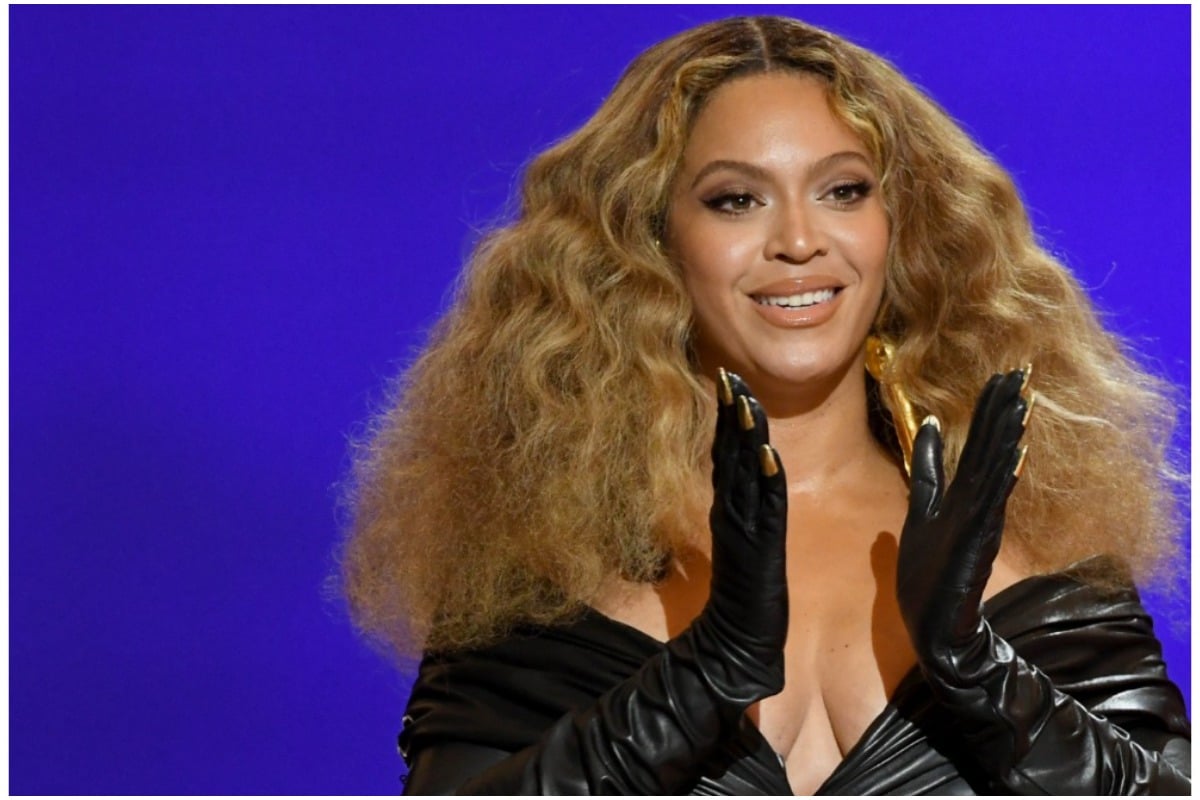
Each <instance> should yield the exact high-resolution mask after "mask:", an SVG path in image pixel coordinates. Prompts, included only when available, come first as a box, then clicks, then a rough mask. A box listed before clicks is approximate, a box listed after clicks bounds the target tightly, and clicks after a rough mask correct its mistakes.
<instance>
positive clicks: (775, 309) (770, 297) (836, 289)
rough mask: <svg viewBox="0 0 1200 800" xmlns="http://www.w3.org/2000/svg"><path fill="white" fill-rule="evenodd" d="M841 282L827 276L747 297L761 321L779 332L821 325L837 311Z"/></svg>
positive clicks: (782, 283) (779, 283)
mask: <svg viewBox="0 0 1200 800" xmlns="http://www.w3.org/2000/svg"><path fill="white" fill-rule="evenodd" d="M843 288H844V287H843V285H842V282H841V281H839V280H838V279H836V278H833V277H830V276H827V275H809V276H805V277H803V278H797V279H794V280H786V281H777V282H775V283H772V284H768V285H767V286H763V287H762V288H760V289H757V290H755V291H754V292H752V293H751V294H750V298H751V299H752V300H753V301H754V307H755V309H757V310H758V313H759V314H761V315H762V316H763V318H764V319H765V320H766V321H767V322H769V323H771V324H772V325H776V326H778V327H781V328H807V327H810V326H813V325H820V324H821V323H822V322H825V321H826V320H827V319H829V318H830V317H831V316H833V312H834V311H836V310H837V306H838V300H839V299H840V298H841V296H842V289H843Z"/></svg>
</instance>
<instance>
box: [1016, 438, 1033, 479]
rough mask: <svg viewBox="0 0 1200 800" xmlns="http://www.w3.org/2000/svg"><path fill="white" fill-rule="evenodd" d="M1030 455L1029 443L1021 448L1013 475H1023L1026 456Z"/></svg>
mask: <svg viewBox="0 0 1200 800" xmlns="http://www.w3.org/2000/svg"><path fill="white" fill-rule="evenodd" d="M1027 455H1029V445H1025V446H1024V447H1022V448H1021V456H1020V458H1018V459H1017V466H1015V467H1014V468H1013V477H1014V478H1019V477H1021V470H1023V469H1025V456H1027Z"/></svg>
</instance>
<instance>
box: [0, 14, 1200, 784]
mask: <svg viewBox="0 0 1200 800" xmlns="http://www.w3.org/2000/svg"><path fill="white" fill-rule="evenodd" d="M789 10H790V11H792V12H793V13H795V14H797V15H799V16H801V17H803V18H805V19H807V20H808V21H811V22H814V23H816V24H819V25H823V26H826V27H828V28H830V29H832V30H834V31H835V32H838V33H842V34H844V35H846V36H848V37H849V38H851V39H853V40H855V41H857V42H859V43H860V44H863V45H865V46H867V47H869V48H872V49H874V50H876V51H878V52H880V53H882V54H884V55H886V56H888V57H889V58H891V59H892V60H894V61H895V62H896V63H897V64H898V66H899V67H900V68H901V69H902V70H903V71H904V72H905V73H906V74H908V75H909V76H910V77H911V78H912V79H913V80H914V81H915V82H917V83H918V84H920V85H922V86H924V87H925V88H927V89H928V90H929V91H930V92H931V93H932V95H933V96H934V97H936V98H937V99H938V100H939V101H940V102H941V103H942V104H943V105H944V106H945V107H946V108H947V109H948V110H949V111H950V113H951V114H953V115H954V116H955V117H956V118H958V119H960V120H962V121H964V123H965V124H966V125H967V127H968V129H969V130H970V131H971V132H972V133H973V134H974V135H976V136H977V137H978V139H979V140H980V141H981V142H982V143H983V144H984V146H985V147H986V148H988V149H989V150H990V151H991V152H993V153H994V154H995V155H996V156H997V157H998V158H999V159H1000V160H1001V161H1002V162H1003V163H1004V164H1005V165H1006V166H1007V167H1008V168H1009V169H1010V170H1012V172H1013V173H1014V174H1015V176H1016V178H1017V181H1018V183H1019V185H1020V186H1021V188H1022V191H1023V193H1024V195H1025V197H1026V198H1027V200H1028V202H1029V206H1030V208H1031V210H1032V214H1033V217H1034V220H1035V222H1036V224H1037V226H1038V228H1039V230H1040V231H1041V232H1042V234H1043V235H1044V236H1045V238H1046V240H1047V241H1048V242H1049V243H1050V245H1051V246H1052V248H1053V249H1054V250H1055V252H1058V253H1061V254H1063V255H1064V258H1065V259H1066V260H1067V261H1068V262H1069V263H1070V264H1071V265H1072V266H1073V267H1074V268H1075V269H1076V270H1077V272H1078V274H1079V275H1080V276H1081V279H1082V281H1083V282H1084V284H1085V285H1086V286H1088V287H1089V288H1091V289H1092V294H1093V296H1094V297H1095V298H1096V301H1097V302H1098V304H1099V305H1100V307H1101V308H1102V309H1104V311H1105V312H1107V314H1108V319H1109V320H1110V322H1111V324H1112V325H1113V327H1115V328H1116V329H1118V330H1120V331H1122V332H1123V333H1125V334H1126V335H1128V336H1130V337H1132V338H1133V339H1134V340H1135V341H1136V342H1137V343H1138V346H1139V347H1140V348H1141V349H1142V351H1143V352H1144V353H1145V354H1146V355H1147V357H1148V358H1149V359H1150V360H1151V362H1152V363H1153V364H1155V365H1156V368H1157V369H1159V370H1160V371H1162V372H1163V373H1164V374H1166V375H1167V376H1169V377H1170V378H1171V379H1172V380H1173V381H1175V382H1176V383H1178V384H1179V385H1180V386H1181V387H1187V386H1188V385H1189V383H1190V375H1189V362H1190V354H1189V349H1188V348H1189V344H1188V342H1189V335H1188V330H1189V329H1188V313H1189V308H1188V299H1189V296H1190V292H1189V285H1188V281H1189V269H1188V263H1189V260H1188V259H1189V251H1188V247H1189V222H1190V211H1189V176H1190V167H1189V121H1190V113H1189V96H1190V92H1189V84H1188V76H1189V47H1190V42H1189V29H1190V9H1188V8H1187V7H1180V6H1174V7H1150V8H1122V7H1052V8H1051V7H970V8H952V7H951V8H947V7H938V8H928V7H926V8H907V7H887V8H878V7H876V8H871V7H862V6H857V7H856V6H843V7H838V6H822V7H812V8H797V9H787V8H784V9H780V8H776V9H770V11H772V12H774V13H786V12H787V11H789ZM751 12H752V9H750V8H748V7H744V6H743V7H738V8H736V9H734V8H721V7H715V6H709V7H684V6H675V7H654V8H645V9H639V8H628V7H626V8H617V7H612V8H605V7H593V8H583V7H579V8H554V7H522V8H497V7H492V8H461V7H460V8H428V7H427V8H421V7H406V8H385V7H353V8H330V7H311V6H308V7H290V8H289V7H241V8H229V7H159V8H154V7H137V6H132V7H131V6H123V7H107V8H103V7H72V6H15V7H11V8H10V16H9V19H10V39H11V41H10V48H11V49H10V125H11V128H10V146H11V150H10V169H11V175H10V181H11V183H10V207H11V213H10V237H11V239H10V247H11V249H10V259H11V260H10V264H11V268H10V269H11V273H10V291H11V310H10V370H11V371H10V392H11V396H10V404H11V405H10V431H11V451H10V459H11V478H10V480H11V484H10V492H11V519H10V525H11V527H10V581H11V584H10V639H9V646H10V684H9V691H10V703H11V706H10V714H11V717H10V733H11V740H10V742H11V743H10V751H9V755H10V762H9V765H10V770H11V772H10V780H11V790H12V791H13V792H14V793H17V794H35V793H36V794H72V793H113V794H154V793H159V792H161V793H168V794H207V793H215V794H225V793H237V794H242V793H245V794H255V793H297V794H308V793H355V794H357V793H363V794H374V793H390V792H395V791H398V790H399V788H400V784H399V782H398V777H399V775H400V774H401V772H402V767H401V764H400V761H399V759H398V757H397V756H396V752H395V743H394V736H395V733H396V730H397V728H398V724H399V719H400V716H401V714H402V711H403V704H404V700H405V697H406V694H407V687H408V680H409V677H408V675H407V674H399V673H397V672H396V671H395V670H393V669H392V668H391V667H390V666H389V665H388V664H386V663H385V662H383V661H382V660H381V659H379V658H378V657H377V656H376V655H375V654H374V653H373V652H371V651H370V650H368V649H367V648H366V647H365V646H364V645H363V644H362V643H361V641H359V640H358V639H356V637H355V636H354V634H353V633H352V632H351V630H350V627H349V626H348V624H347V622H346V620H345V618H344V615H343V612H342V610H341V608H340V606H339V605H338V604H337V603H336V602H333V601H330V600H327V599H324V597H323V588H322V587H323V581H324V579H325V578H326V576H327V575H328V574H329V573H330V572H331V571H332V567H333V564H332V556H331V551H332V549H333V547H334V544H335V541H336V540H337V538H338V536H339V529H340V525H341V522H342V517H343V515H342V513H341V512H339V511H338V509H337V500H338V489H337V484H338V482H339V480H341V479H342V477H343V476H344V475H345V473H346V470H347V467H348V457H347V440H348V438H349V437H350V436H352V435H353V434H354V433H355V432H356V431H358V430H360V429H361V426H362V423H363V421H364V420H365V419H366V417H367V415H368V413H369V411H370V410H371V409H372V408H373V407H374V406H375V404H376V403H377V402H378V401H379V400H380V398H381V396H382V390H383V386H384V383H385V381H386V379H387V378H389V377H390V376H392V375H393V374H394V373H395V372H396V371H397V370H398V368H399V367H400V365H401V364H402V363H403V361H404V359H406V358H408V357H409V356H411V354H412V352H413V349H414V348H415V347H416V346H417V345H418V344H419V343H420V342H421V340H422V335H423V332H424V331H425V330H426V329H427V327H428V325H429V324H430V323H431V322H432V320H433V319H434V318H435V317H436V316H437V314H438V311H439V309H441V308H442V307H443V305H444V301H445V297H446V294H447V289H448V287H449V285H450V283H451V281H452V280H453V277H454V275H455V273H456V271H457V269H458V267H459V264H460V262H461V259H462V256H463V254H464V253H465V252H466V251H467V249H468V247H469V244H470V242H471V241H472V240H473V238H474V236H475V232H476V231H477V230H478V229H479V228H481V227H483V226H485V225H486V224H488V223H489V222H490V221H492V220H494V219H496V218H497V217H498V215H499V214H500V213H501V211H502V209H503V208H504V205H505V200H506V198H507V196H508V194H509V192H510V190H511V188H512V187H513V186H514V185H515V177H514V176H515V175H516V174H517V173H518V171H519V169H520V167H521V165H522V164H523V163H525V162H526V161H527V160H528V159H529V158H530V157H531V156H532V155H533V154H534V153H536V152H537V151H539V150H540V149H542V148H543V147H544V146H546V145H547V144H549V143H550V142H552V141H554V140H555V139H557V138H559V137H561V136H563V135H564V134H565V133H567V132H568V131H570V130H571V129H573V128H574V127H575V126H577V125H578V124H580V123H581V122H582V121H583V120H584V119H586V117H587V116H588V115H589V114H590V113H591V112H592V111H593V110H594V109H595V107H596V106H597V105H598V104H599V102H600V100H601V98H602V97H603V96H604V94H605V93H606V92H607V90H608V89H609V88H610V87H611V86H612V84H613V82H614V81H615V79H616V78H617V76H618V74H619V72H620V71H621V69H622V68H623V67H624V65H625V64H626V63H628V61H629V60H630V59H631V58H632V57H633V56H634V55H635V54H637V53H638V52H639V51H640V50H642V49H643V48H644V47H646V46H648V45H649V44H651V43H653V42H655V41H657V40H659V39H661V38H664V37H666V36H668V35H670V34H672V33H675V32H677V31H679V30H681V29H683V28H686V27H688V26H690V25H692V24H695V23H699V22H702V21H706V20H710V19H715V18H719V17H723V16H728V15H730V14H732V13H751ZM1184 423H1185V427H1184V428H1183V429H1181V432H1180V437H1181V438H1180V442H1181V444H1182V446H1183V447H1185V448H1186V447H1187V446H1188V442H1187V439H1186V433H1187V431H1186V418H1185V419H1184ZM1168 605H1169V604H1166V603H1164V602H1162V601H1161V599H1160V600H1158V601H1156V603H1155V605H1154V608H1155V609H1156V610H1157V611H1159V612H1160V614H1161V612H1163V610H1164V609H1166V608H1167V606H1168ZM1173 613H1174V617H1175V618H1176V622H1175V623H1174V625H1173V626H1172V625H1171V624H1169V623H1168V621H1167V620H1166V619H1165V616H1160V621H1159V627H1160V632H1161V634H1162V635H1163V638H1164V639H1165V640H1166V642H1167V646H1168V648H1169V653H1168V660H1169V664H1170V668H1171V672H1172V674H1173V676H1174V677H1175V678H1176V679H1177V680H1178V681H1180V682H1181V683H1182V684H1184V686H1185V688H1186V687H1187V686H1188V684H1189V683H1190V662H1189V658H1188V651H1187V640H1188V635H1189V622H1188V619H1189V612H1188V608H1187V606H1186V601H1180V603H1179V604H1178V607H1177V608H1176V609H1175V610H1174V612H1173Z"/></svg>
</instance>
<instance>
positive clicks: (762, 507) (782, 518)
mask: <svg viewBox="0 0 1200 800" xmlns="http://www.w3.org/2000/svg"><path fill="white" fill-rule="evenodd" d="M758 453H759V466H760V478H759V529H760V530H761V531H762V533H763V535H764V536H767V537H772V538H774V539H778V540H779V541H780V542H781V543H782V541H783V538H784V537H785V534H786V533H787V476H786V475H785V474H784V472H783V463H782V462H781V461H780V459H779V453H777V452H776V451H775V448H774V447H771V445H769V444H764V445H763V446H762V447H760V448H759V451H758Z"/></svg>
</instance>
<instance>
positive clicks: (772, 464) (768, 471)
mask: <svg viewBox="0 0 1200 800" xmlns="http://www.w3.org/2000/svg"><path fill="white" fill-rule="evenodd" d="M758 460H759V461H760V462H761V463H762V471H763V475H766V476H767V477H768V478H774V477H775V476H776V475H778V474H779V462H778V461H776V460H775V451H774V450H773V449H772V448H771V445H769V444H764V445H763V446H762V447H761V448H760V449H759V451H758Z"/></svg>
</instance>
